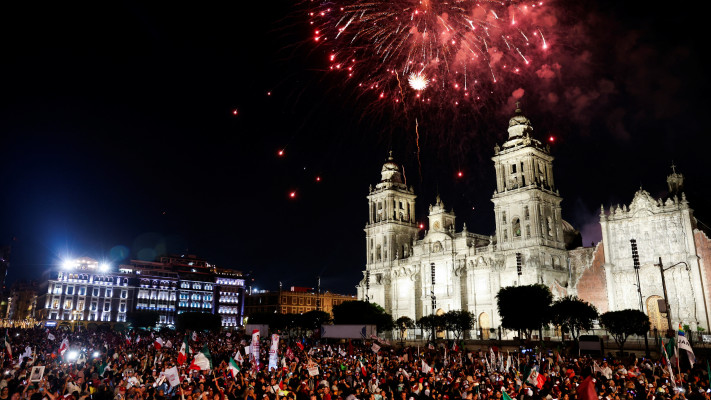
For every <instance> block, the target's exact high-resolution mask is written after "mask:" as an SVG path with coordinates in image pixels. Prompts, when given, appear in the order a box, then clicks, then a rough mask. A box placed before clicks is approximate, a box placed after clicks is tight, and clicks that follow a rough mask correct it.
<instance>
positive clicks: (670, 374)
mask: <svg viewBox="0 0 711 400" xmlns="http://www.w3.org/2000/svg"><path fill="white" fill-rule="evenodd" d="M662 351H663V352H664V359H665V361H666V364H667V368H668V369H669V378H671V382H672V386H673V387H674V389H676V381H675V380H674V371H673V370H672V366H671V362H669V355H668V354H667V349H665V348H664V346H662Z"/></svg>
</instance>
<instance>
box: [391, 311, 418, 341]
mask: <svg viewBox="0 0 711 400" xmlns="http://www.w3.org/2000/svg"><path fill="white" fill-rule="evenodd" d="M395 327H396V328H397V329H398V330H399V331H400V340H405V333H406V332H407V330H408V329H412V328H414V327H415V321H413V320H412V318H410V317H406V316H402V317H400V318H398V319H397V320H396V321H395Z"/></svg>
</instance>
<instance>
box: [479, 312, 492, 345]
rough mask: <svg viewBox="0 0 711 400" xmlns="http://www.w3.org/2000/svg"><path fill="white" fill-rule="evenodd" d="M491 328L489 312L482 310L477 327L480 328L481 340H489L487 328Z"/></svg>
mask: <svg viewBox="0 0 711 400" xmlns="http://www.w3.org/2000/svg"><path fill="white" fill-rule="evenodd" d="M490 328H491V321H490V320H489V314H487V313H485V312H483V313H481V314H479V329H480V330H481V338H482V339H483V340H489V329H490Z"/></svg>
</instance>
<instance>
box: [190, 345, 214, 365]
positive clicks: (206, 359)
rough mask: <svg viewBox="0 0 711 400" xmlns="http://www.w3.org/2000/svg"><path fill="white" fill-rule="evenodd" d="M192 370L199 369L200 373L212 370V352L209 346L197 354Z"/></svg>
mask: <svg viewBox="0 0 711 400" xmlns="http://www.w3.org/2000/svg"><path fill="white" fill-rule="evenodd" d="M190 369H197V370H200V371H203V370H208V369H212V356H211V355H210V351H209V350H208V349H207V345H205V346H204V347H203V348H202V350H200V351H199V352H198V353H197V354H195V357H194V358H193V362H192V364H190Z"/></svg>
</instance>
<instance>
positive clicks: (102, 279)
mask: <svg viewBox="0 0 711 400" xmlns="http://www.w3.org/2000/svg"><path fill="white" fill-rule="evenodd" d="M57 279H58V280H60V281H64V282H77V281H79V282H81V281H87V282H88V283H93V284H96V285H114V284H115V285H119V286H128V278H122V277H118V276H117V277H113V276H95V275H89V274H66V273H64V272H60V273H59V274H58V275H57Z"/></svg>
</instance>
